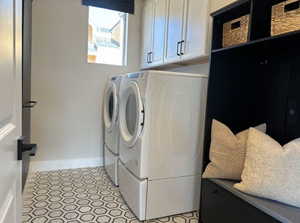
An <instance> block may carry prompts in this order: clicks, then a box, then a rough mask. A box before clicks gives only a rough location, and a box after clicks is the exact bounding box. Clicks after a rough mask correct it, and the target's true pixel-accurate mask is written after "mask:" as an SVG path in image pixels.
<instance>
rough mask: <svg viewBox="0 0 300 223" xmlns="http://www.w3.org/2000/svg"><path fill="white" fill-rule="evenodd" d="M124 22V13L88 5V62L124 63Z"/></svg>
mask: <svg viewBox="0 0 300 223" xmlns="http://www.w3.org/2000/svg"><path fill="white" fill-rule="evenodd" d="M125 23H126V14H125V13H122V12H118V11H113V10H108V9H102V8H96V7H89V29H88V62H89V63H103V64H112V65H124V44H125V41H124V40H125V27H126V24H125Z"/></svg>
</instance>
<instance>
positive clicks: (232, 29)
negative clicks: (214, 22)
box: [223, 15, 250, 47]
mask: <svg viewBox="0 0 300 223" xmlns="http://www.w3.org/2000/svg"><path fill="white" fill-rule="evenodd" d="M249 20H250V19H249V15H245V16H242V17H240V18H237V19H235V20H232V21H229V22H226V23H224V25H223V47H228V46H232V45H237V44H240V43H245V42H247V41H248V33H249Z"/></svg>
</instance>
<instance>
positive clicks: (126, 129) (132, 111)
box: [120, 81, 144, 147]
mask: <svg viewBox="0 0 300 223" xmlns="http://www.w3.org/2000/svg"><path fill="white" fill-rule="evenodd" d="M143 122H144V108H143V104H142V100H141V95H140V91H139V88H138V85H137V84H136V83H135V82H134V81H132V82H129V83H128V86H127V87H126V88H125V89H124V91H123V93H122V96H121V103H120V133H121V137H122V139H123V140H124V142H125V143H126V144H127V145H128V146H129V147H132V146H134V144H135V143H136V141H137V139H138V137H139V136H140V134H141V131H142V128H143Z"/></svg>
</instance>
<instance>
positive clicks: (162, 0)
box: [150, 0, 168, 66]
mask: <svg viewBox="0 0 300 223" xmlns="http://www.w3.org/2000/svg"><path fill="white" fill-rule="evenodd" d="M154 1H155V7H154V25H153V47H152V52H151V58H150V63H151V66H159V65H162V64H163V63H164V52H165V33H166V32H165V31H166V18H167V16H166V10H167V3H168V1H167V0H154Z"/></svg>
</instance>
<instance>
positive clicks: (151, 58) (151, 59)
mask: <svg viewBox="0 0 300 223" xmlns="http://www.w3.org/2000/svg"><path fill="white" fill-rule="evenodd" d="M149 55H150V63H153V52H150V53H149Z"/></svg>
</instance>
